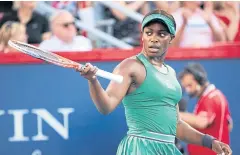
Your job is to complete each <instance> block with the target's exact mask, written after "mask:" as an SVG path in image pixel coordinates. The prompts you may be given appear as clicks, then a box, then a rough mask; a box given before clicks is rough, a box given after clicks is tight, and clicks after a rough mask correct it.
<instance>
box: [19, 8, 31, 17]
mask: <svg viewBox="0 0 240 155" xmlns="http://www.w3.org/2000/svg"><path fill="white" fill-rule="evenodd" d="M32 12H33V10H32V9H29V8H19V9H18V13H19V15H20V16H23V17H30V16H31V15H32Z"/></svg>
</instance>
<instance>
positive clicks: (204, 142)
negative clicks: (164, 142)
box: [177, 105, 232, 155]
mask: <svg viewBox="0 0 240 155" xmlns="http://www.w3.org/2000/svg"><path fill="white" fill-rule="evenodd" d="M177 109H178V112H177V114H178V115H177V138H178V139H180V140H182V141H185V142H187V143H191V144H196V145H201V146H204V147H208V148H209V149H212V150H213V151H214V152H216V153H217V154H221V153H225V155H231V154H232V150H231V149H230V147H229V146H228V145H227V144H224V143H222V142H220V141H218V140H216V139H215V138H213V137H212V136H210V135H206V134H203V133H201V132H199V131H197V130H195V129H194V128H192V127H191V126H190V125H188V124H187V123H186V122H184V121H182V120H181V119H180V117H179V108H178V105H177Z"/></svg>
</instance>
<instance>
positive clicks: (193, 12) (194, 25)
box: [172, 1, 226, 47]
mask: <svg viewBox="0 0 240 155" xmlns="http://www.w3.org/2000/svg"><path fill="white" fill-rule="evenodd" d="M182 5H183V7H181V8H179V9H177V11H175V12H173V13H172V15H173V16H174V18H175V20H176V24H177V34H176V38H175V39H174V41H173V43H172V46H176V47H208V46H211V45H213V44H214V43H215V42H223V41H225V40H226V36H225V34H224V30H223V28H222V26H221V24H220V23H219V21H218V19H217V17H216V16H215V15H214V14H213V9H212V8H211V7H208V6H205V7H204V10H202V9H201V8H200V6H201V2H199V1H184V2H182Z"/></svg>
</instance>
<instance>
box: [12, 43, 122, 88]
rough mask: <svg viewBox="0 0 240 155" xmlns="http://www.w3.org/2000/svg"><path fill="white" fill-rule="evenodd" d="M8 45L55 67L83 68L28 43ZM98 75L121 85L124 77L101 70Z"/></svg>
mask: <svg viewBox="0 0 240 155" xmlns="http://www.w3.org/2000/svg"><path fill="white" fill-rule="evenodd" d="M8 44H9V45H10V46H11V47H13V48H15V49H17V50H18V51H20V52H23V53H25V54H28V55H30V56H32V57H34V58H37V59H41V60H44V61H46V62H48V63H51V64H55V65H58V66H61V67H65V68H73V69H80V68H81V67H82V66H83V65H82V64H79V63H77V62H75V61H72V60H69V59H67V58H64V57H62V56H60V55H57V54H55V53H52V52H49V51H46V50H42V49H39V48H37V47H35V46H32V45H29V44H26V43H22V42H20V41H15V40H9V41H8ZM96 75H97V76H99V77H102V78H105V79H108V80H112V81H115V82H117V83H121V82H122V81H123V77H122V76H121V75H116V74H112V73H110V72H107V71H104V70H101V69H98V71H97V73H96Z"/></svg>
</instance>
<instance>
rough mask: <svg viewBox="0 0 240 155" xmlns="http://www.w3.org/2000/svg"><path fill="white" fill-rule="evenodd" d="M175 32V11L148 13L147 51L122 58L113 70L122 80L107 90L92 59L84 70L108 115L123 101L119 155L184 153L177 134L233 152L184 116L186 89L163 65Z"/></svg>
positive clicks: (98, 103)
mask: <svg viewBox="0 0 240 155" xmlns="http://www.w3.org/2000/svg"><path fill="white" fill-rule="evenodd" d="M175 30H176V23H175V20H174V18H173V17H172V15H170V14H168V13H167V12H164V11H162V10H155V11H153V12H150V13H148V14H147V15H146V16H145V17H144V19H143V21H142V41H143V49H142V51H141V52H140V53H139V54H138V55H136V56H133V57H130V58H127V59H125V60H123V61H122V62H121V63H120V64H119V65H118V66H117V67H116V68H115V69H114V71H113V72H114V73H115V74H120V75H122V76H123V78H124V80H123V82H122V83H121V84H119V83H116V82H113V81H111V82H110V84H109V85H108V87H107V89H106V90H104V89H103V88H102V86H101V84H100V83H99V81H98V79H97V78H96V76H95V73H96V71H97V68H96V67H95V66H92V65H91V64H90V63H87V64H86V65H85V66H84V67H82V68H81V69H80V70H79V71H80V74H81V75H82V76H83V77H85V78H86V79H88V83H89V89H90V94H91V97H92V100H93V102H94V103H95V105H96V107H97V109H98V110H99V112H101V113H102V114H109V113H110V112H112V111H113V110H114V109H115V108H116V107H117V105H118V104H120V103H121V101H122V102H123V105H124V107H125V114H126V120H127V125H128V128H129V131H128V132H127V135H126V137H125V138H124V139H123V140H122V141H121V143H120V145H119V147H118V150H117V155H180V154H181V153H180V152H179V151H178V149H177V148H176V147H175V144H174V140H175V137H177V138H179V139H181V140H183V141H185V142H187V143H192V144H196V145H202V146H205V147H208V148H209V149H212V150H213V151H215V152H216V153H217V154H224V153H225V155H231V154H232V151H231V149H230V147H229V146H228V145H227V144H224V143H222V142H220V141H218V140H217V139H215V138H214V137H211V136H210V135H205V134H203V133H200V132H198V131H196V130H195V129H193V128H192V127H190V126H189V125H188V124H186V123H185V122H183V121H182V120H181V119H179V116H178V113H179V110H178V101H179V100H180V99H181V94H182V92H181V87H180V85H179V83H178V81H177V79H176V75H175V71H174V70H173V69H172V68H171V67H170V66H169V65H167V64H165V63H164V58H165V56H166V53H167V50H168V47H169V44H171V42H172V40H173V39H174V36H175Z"/></svg>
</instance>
